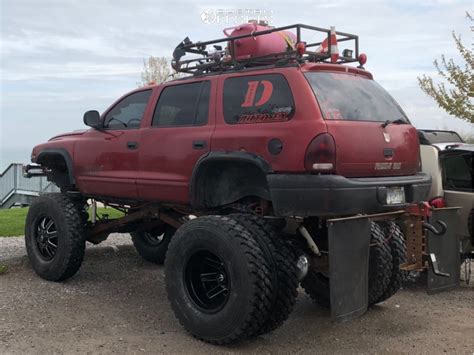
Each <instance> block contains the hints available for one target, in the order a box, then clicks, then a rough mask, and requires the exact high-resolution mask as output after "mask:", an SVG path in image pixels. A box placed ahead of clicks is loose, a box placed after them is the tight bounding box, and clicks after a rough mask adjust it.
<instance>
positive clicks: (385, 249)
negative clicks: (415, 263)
mask: <svg viewBox="0 0 474 355" xmlns="http://www.w3.org/2000/svg"><path fill="white" fill-rule="evenodd" d="M370 234H371V238H370V254H369V306H372V305H374V304H376V303H378V302H380V299H381V298H382V296H383V295H384V293H385V291H386V290H387V289H388V286H389V284H390V280H391V278H392V250H391V248H390V244H389V242H388V241H387V240H386V239H387V236H386V234H385V231H384V229H383V228H382V226H381V225H380V224H379V223H375V222H372V224H371V233H370Z"/></svg>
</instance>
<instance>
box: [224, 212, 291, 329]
mask: <svg viewBox="0 0 474 355" xmlns="http://www.w3.org/2000/svg"><path fill="white" fill-rule="evenodd" d="M230 217H232V218H234V219H236V220H237V221H238V222H239V223H241V224H242V225H243V226H244V227H245V228H247V229H248V231H249V232H250V233H251V234H253V235H254V236H255V237H256V238H257V242H258V243H259V245H260V247H261V248H262V250H264V252H265V253H266V256H267V259H268V260H269V262H270V265H271V272H272V280H273V282H274V283H275V289H276V291H275V293H274V297H273V303H272V306H271V308H270V312H269V315H268V318H267V320H266V321H265V323H264V324H263V325H262V327H261V328H260V329H259V330H258V331H257V333H256V334H255V335H263V334H266V333H269V332H271V331H273V330H275V329H277V328H278V327H280V326H281V325H282V324H283V323H284V322H285V321H286V320H287V319H288V316H289V315H290V313H291V312H292V311H293V307H294V305H295V301H296V297H297V295H298V291H297V288H298V267H297V262H298V257H299V256H300V255H298V254H297V252H296V250H295V248H293V246H292V244H291V243H290V241H289V240H288V239H286V238H284V236H283V235H282V234H281V233H279V232H278V230H277V229H276V228H275V226H273V225H272V224H271V223H270V222H269V221H266V220H265V219H263V218H261V217H258V216H255V215H248V214H233V215H230Z"/></svg>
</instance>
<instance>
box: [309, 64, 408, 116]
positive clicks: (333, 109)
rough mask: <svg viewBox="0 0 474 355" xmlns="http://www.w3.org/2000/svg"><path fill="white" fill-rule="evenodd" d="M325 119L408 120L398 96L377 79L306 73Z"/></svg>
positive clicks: (348, 75)
mask: <svg viewBox="0 0 474 355" xmlns="http://www.w3.org/2000/svg"><path fill="white" fill-rule="evenodd" d="M305 75H306V78H307V79H308V81H309V83H310V85H311V87H312V88H313V91H314V94H315V95H316V98H317V99H318V102H319V106H320V107H321V111H322V113H323V116H324V118H325V119H326V120H349V121H379V122H385V121H387V120H390V121H392V120H397V119H402V120H404V121H406V122H407V123H408V122H409V121H408V119H407V117H406V115H405V113H404V112H403V111H402V109H401V108H400V106H398V104H397V103H396V102H395V100H394V99H393V98H392V97H391V96H390V95H389V94H388V93H387V92H386V91H385V90H384V89H383V88H382V87H381V86H380V85H379V84H377V83H376V82H375V81H373V80H370V79H367V78H364V77H360V76H357V75H353V74H346V73H324V72H317V73H306V74H305Z"/></svg>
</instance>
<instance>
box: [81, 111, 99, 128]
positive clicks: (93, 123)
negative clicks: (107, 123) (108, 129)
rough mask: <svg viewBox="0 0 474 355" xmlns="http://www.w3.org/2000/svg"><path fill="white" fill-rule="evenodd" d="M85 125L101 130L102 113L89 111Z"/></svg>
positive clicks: (85, 116) (85, 115)
mask: <svg viewBox="0 0 474 355" xmlns="http://www.w3.org/2000/svg"><path fill="white" fill-rule="evenodd" d="M84 124H85V125H86V126H89V127H92V128H100V127H101V121H100V113H99V112H98V111H96V110H91V111H87V112H86V113H85V114H84Z"/></svg>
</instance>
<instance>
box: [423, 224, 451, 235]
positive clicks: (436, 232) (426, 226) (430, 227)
mask: <svg viewBox="0 0 474 355" xmlns="http://www.w3.org/2000/svg"><path fill="white" fill-rule="evenodd" d="M436 223H438V224H439V226H440V228H441V230H437V229H436V227H435V226H433V225H432V224H429V223H427V222H423V229H425V230H429V231H430V232H431V233H433V234H434V235H443V234H444V233H446V231H447V230H448V226H447V225H446V223H444V222H443V221H436Z"/></svg>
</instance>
